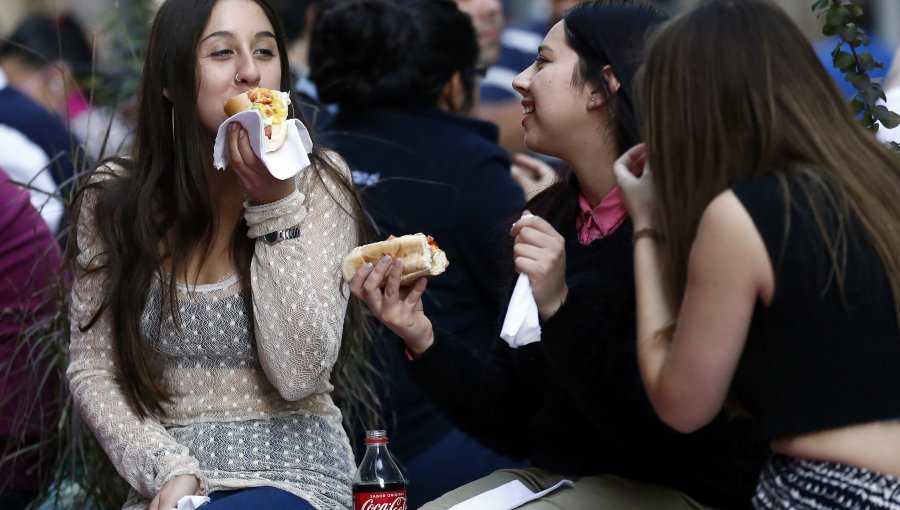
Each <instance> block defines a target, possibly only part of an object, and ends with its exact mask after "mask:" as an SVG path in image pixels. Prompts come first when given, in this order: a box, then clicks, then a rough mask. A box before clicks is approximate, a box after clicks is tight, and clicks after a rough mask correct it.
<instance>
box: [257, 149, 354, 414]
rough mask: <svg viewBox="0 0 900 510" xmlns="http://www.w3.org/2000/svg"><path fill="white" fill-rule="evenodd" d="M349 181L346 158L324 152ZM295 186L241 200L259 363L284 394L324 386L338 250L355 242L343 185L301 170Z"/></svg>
mask: <svg viewBox="0 0 900 510" xmlns="http://www.w3.org/2000/svg"><path fill="white" fill-rule="evenodd" d="M327 159H329V160H330V161H331V164H333V165H334V166H336V167H337V168H339V169H340V171H341V173H342V175H344V176H345V177H346V178H347V182H350V181H349V175H350V171H349V169H348V167H347V164H346V163H345V162H344V161H343V159H341V158H340V157H339V156H337V155H336V154H334V153H327ZM297 185H298V191H296V192H295V193H294V194H292V195H290V196H288V197H286V198H284V199H282V200H279V201H278V202H274V203H272V204H264V205H260V206H250V205H247V206H246V213H245V218H246V220H247V225H248V227H249V235H250V236H252V237H256V238H257V240H256V251H255V253H254V256H253V262H252V266H251V286H252V289H253V312H254V319H255V322H256V344H257V350H258V354H259V359H260V363H261V364H262V367H263V370H264V371H265V374H266V376H267V377H268V378H269V381H270V382H271V383H272V384H273V385H274V386H275V388H277V389H278V391H279V393H280V394H281V396H282V397H283V398H285V399H287V400H300V399H302V398H304V397H306V396H308V395H310V394H312V393H319V392H325V391H330V389H331V386H330V384H329V382H328V381H329V378H330V376H331V369H332V367H333V365H334V363H335V360H336V359H337V355H338V350H339V349H340V343H341V333H342V328H343V322H344V313H345V312H346V308H347V298H348V296H349V293H348V292H347V289H346V285H344V283H343V281H342V279H341V272H340V264H341V260H342V258H343V256H344V255H345V254H346V253H347V252H348V251H350V249H351V248H353V247H354V246H355V245H356V241H357V239H356V224H355V220H354V218H353V217H352V215H351V213H350V212H349V211H350V210H351V209H350V197H348V196H347V192H346V191H345V190H344V189H343V188H342V187H341V186H340V185H339V183H337V182H335V181H334V180H333V179H331V178H329V177H327V176H326V175H325V174H324V172H322V178H321V179H319V178H318V177H317V176H316V175H315V172H313V170H312V169H311V168H307V169H306V170H304V171H303V172H301V174H300V176H299V177H298V181H297ZM297 225H299V227H300V237H298V238H296V239H289V240H286V241H281V242H278V243H275V244H270V243H267V242H266V241H264V240H263V239H261V238H260V236H262V235H265V234H267V233H269V232H274V231H277V230H283V229H285V228H291V227H294V226H297Z"/></svg>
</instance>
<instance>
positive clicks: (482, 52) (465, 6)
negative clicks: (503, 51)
mask: <svg viewBox="0 0 900 510" xmlns="http://www.w3.org/2000/svg"><path fill="white" fill-rule="evenodd" d="M454 1H455V2H456V6H457V7H458V8H459V10H460V11H462V12H464V13H466V14H468V15H469V17H470V18H471V19H472V27H473V28H474V29H475V35H476V36H477V38H478V48H479V53H478V64H477V66H478V67H480V68H483V69H487V68H488V67H490V66H492V65H494V64H496V63H497V59H499V58H500V34H501V32H502V31H503V24H504V17H503V5H502V3H501V2H500V0H454Z"/></svg>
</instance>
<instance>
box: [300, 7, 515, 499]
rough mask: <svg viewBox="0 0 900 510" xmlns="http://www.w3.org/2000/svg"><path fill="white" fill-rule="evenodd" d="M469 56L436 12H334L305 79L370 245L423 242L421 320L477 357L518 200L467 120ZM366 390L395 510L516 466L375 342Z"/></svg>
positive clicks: (494, 308) (465, 23)
mask: <svg viewBox="0 0 900 510" xmlns="http://www.w3.org/2000/svg"><path fill="white" fill-rule="evenodd" d="M478 59H479V46H478V43H477V39H476V35H475V31H474V29H473V26H472V22H471V20H470V19H469V17H468V16H466V15H465V14H463V13H461V12H460V11H459V9H457V7H456V5H455V4H454V3H453V2H450V1H447V0H343V1H338V2H335V3H333V4H329V5H327V6H325V7H323V10H322V11H321V13H320V14H319V18H318V20H317V23H316V26H315V29H314V31H313V36H312V41H311V46H310V67H311V78H312V79H313V80H314V81H315V82H316V85H317V86H318V89H319V93H320V96H321V98H322V100H323V101H325V102H327V103H335V104H337V105H338V106H339V109H340V112H339V113H338V114H337V116H336V117H335V118H334V120H333V121H332V122H331V123H330V124H329V125H328V126H327V128H326V129H323V130H322V131H321V132H320V133H319V134H320V136H321V138H322V141H323V143H325V144H326V145H328V146H329V147H332V148H334V149H335V150H337V151H338V152H339V153H340V154H341V155H342V156H344V157H345V158H346V159H347V161H348V163H349V164H350V167H351V170H352V172H353V176H354V180H355V182H356V184H357V186H359V187H360V190H361V193H362V195H363V199H364V204H365V206H366V212H367V213H368V214H369V216H370V218H371V219H372V221H373V222H374V225H375V228H376V230H377V233H378V236H379V238H381V239H383V238H386V237H387V236H388V235H391V234H393V235H398V236H399V235H401V234H413V233H416V232H423V233H425V234H428V235H431V236H433V237H434V239H435V240H436V241H437V243H438V244H439V245H440V247H441V248H442V249H443V250H444V251H445V252H446V254H447V257H448V258H449V260H450V266H449V268H448V269H447V272H446V273H444V274H442V275H440V276H439V277H437V278H435V279H434V281H433V285H432V292H431V293H430V295H429V297H428V298H427V299H426V302H425V307H426V308H427V309H428V310H429V313H431V314H433V315H432V316H433V317H434V319H435V322H436V323H438V324H439V325H440V327H443V328H446V329H448V330H450V331H453V332H454V333H455V334H457V335H459V337H460V338H464V339H465V342H466V343H467V344H468V345H469V346H470V347H471V348H472V349H473V350H475V351H476V352H480V353H483V354H484V355H487V351H488V349H489V347H490V345H491V343H492V340H493V334H492V331H493V329H494V325H495V321H496V320H497V317H498V316H499V315H500V312H501V299H502V298H501V291H500V286H501V283H502V282H501V280H502V278H501V271H500V267H499V266H498V265H497V263H496V262H497V259H498V258H499V257H498V256H499V255H500V254H501V253H502V251H501V247H502V246H503V241H504V240H505V234H506V231H507V230H508V228H509V222H510V221H512V220H513V219H514V218H515V217H517V215H518V213H519V212H520V211H521V208H522V206H523V205H524V197H523V195H522V192H521V190H520V189H519V188H518V187H517V186H516V183H515V182H513V180H512V179H511V178H510V176H509V159H508V158H507V156H506V153H505V151H504V150H503V149H502V148H501V147H500V146H499V145H497V129H496V127H495V126H493V125H492V124H489V123H487V122H483V121H480V120H477V119H473V118H472V117H471V113H472V110H473V108H474V106H475V98H476V94H477V90H476V87H477V80H478V76H477V70H478V65H479V63H478ZM374 351H376V352H375V356H374V357H373V363H374V364H376V366H377V367H378V369H379V371H380V372H381V373H382V374H383V376H382V377H381V378H380V380H379V381H377V382H378V386H377V387H376V390H377V392H378V395H379V398H380V400H381V404H382V406H381V409H382V417H383V419H384V421H385V426H386V427H387V428H388V430H389V431H390V432H391V434H390V435H391V451H392V453H393V454H394V455H396V456H397V458H398V459H399V460H400V462H401V464H402V468H403V469H404V472H405V474H406V476H407V477H408V478H409V483H410V484H409V507H410V508H417V507H418V506H419V505H420V504H421V503H424V502H425V501H427V500H429V499H432V498H434V497H437V496H438V495H440V494H442V493H444V492H446V491H447V490H449V489H451V488H453V487H456V486H459V485H461V484H464V483H467V482H469V481H471V480H473V479H476V478H479V477H481V476H484V475H486V474H487V473H490V472H491V471H493V470H495V469H498V468H500V467H506V466H509V465H517V464H518V463H514V462H513V461H511V460H509V459H507V458H504V457H502V456H500V455H497V454H495V453H493V452H491V451H490V450H489V449H487V448H486V447H484V446H482V445H480V444H478V443H477V442H476V441H475V440H473V439H472V438H470V437H469V436H467V435H466V434H463V433H462V432H460V431H459V430H458V429H457V428H455V427H453V426H452V425H451V424H450V423H449V422H448V421H447V420H446V419H445V418H444V417H443V416H442V415H441V414H440V412H439V411H438V410H437V409H435V408H434V406H433V405H432V404H431V403H430V402H429V401H428V399H427V397H426V396H425V395H424V394H423V393H422V392H420V391H419V390H418V388H417V387H416V385H415V383H414V382H413V381H412V380H410V378H409V375H408V373H407V370H406V367H405V366H404V360H405V359H406V358H405V357H404V356H403V347H402V342H400V340H399V339H398V338H397V337H396V336H394V335H393V334H391V333H390V332H389V331H387V330H386V329H381V330H379V336H378V338H377V340H376V348H375V349H374Z"/></svg>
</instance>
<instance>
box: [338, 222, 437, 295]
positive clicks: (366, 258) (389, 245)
mask: <svg viewBox="0 0 900 510" xmlns="http://www.w3.org/2000/svg"><path fill="white" fill-rule="evenodd" d="M385 255H390V256H391V258H392V259H394V260H397V259H400V260H402V261H403V275H402V276H401V277H400V285H412V284H413V283H414V282H415V281H416V280H417V279H419V278H420V277H422V276H436V275H439V274H441V273H443V272H444V271H445V270H446V269H447V266H448V265H450V262H449V261H448V260H447V255H446V254H445V253H444V252H443V250H441V249H440V248H438V245H437V243H436V242H434V239H432V237H431V236H426V235H425V234H422V233H419V234H411V235H405V236H400V237H393V238H390V239H387V240H385V241H379V242H377V243H372V244H366V245H363V246H358V247H356V248H353V249H352V250H350V253H348V254H347V255H346V256H345V257H344V261H343V263H342V264H341V272H342V273H343V275H344V280H346V281H348V282H349V281H350V280H352V279H353V275H355V274H356V271H358V270H359V268H360V267H361V266H362V265H363V264H365V263H366V262H371V263H372V264H377V263H378V262H379V261H380V260H381V258H382V257H384V256H385ZM386 282H387V275H385V281H384V282H382V283H381V284H382V286H383V285H384V284H385V283H386Z"/></svg>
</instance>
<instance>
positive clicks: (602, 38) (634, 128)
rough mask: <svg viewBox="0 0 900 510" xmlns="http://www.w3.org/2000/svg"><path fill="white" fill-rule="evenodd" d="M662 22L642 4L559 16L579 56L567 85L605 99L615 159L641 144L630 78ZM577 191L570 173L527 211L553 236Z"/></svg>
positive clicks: (624, 0) (607, 4)
mask: <svg viewBox="0 0 900 510" xmlns="http://www.w3.org/2000/svg"><path fill="white" fill-rule="evenodd" d="M662 21H665V15H664V14H663V13H662V12H661V11H659V10H658V9H657V8H656V7H654V6H653V5H652V4H651V3H649V2H646V1H643V0H596V1H589V2H582V3H580V4H577V5H575V6H574V7H572V8H571V9H569V10H568V11H567V12H566V13H565V15H563V23H564V27H565V35H566V43H567V44H568V45H569V46H570V47H571V48H572V49H573V50H575V52H576V53H577V54H578V67H577V68H576V69H575V73H574V76H572V81H573V83H574V84H576V85H578V84H589V85H591V86H594V87H598V88H599V89H600V90H601V91H602V93H603V95H604V96H606V99H605V100H604V104H605V105H606V115H607V117H608V119H609V122H610V126H611V128H612V129H611V132H612V134H613V139H612V140H609V141H608V140H599V141H598V143H612V144H613V145H612V149H613V150H614V151H615V154H621V153H622V152H624V151H625V150H626V149H628V148H629V147H631V146H632V145H634V144H636V143H638V142H640V139H641V138H640V133H641V132H640V129H639V127H638V120H637V116H636V114H635V105H634V77H635V74H636V73H637V70H638V68H639V67H640V66H641V62H642V60H643V53H644V40H645V38H646V36H647V33H648V31H649V30H650V29H651V28H653V27H654V26H656V25H657V24H659V23H661V22H662ZM607 65H608V66H610V67H611V68H612V71H613V73H614V74H615V76H616V78H617V79H618V80H619V83H620V86H619V89H618V90H616V91H615V92H613V91H611V90H610V88H609V85H608V83H607V82H606V79H605V78H604V77H603V68H604V67H606V66H607ZM579 193H580V188H579V186H578V181H577V179H575V176H574V175H572V173H571V172H569V173H568V174H567V175H566V176H565V177H563V178H562V179H560V180H559V181H558V182H556V183H555V184H553V185H552V186H549V187H548V188H547V189H545V190H543V191H542V192H541V193H539V194H537V195H535V196H534V197H533V198H532V199H531V200H529V201H528V204H527V205H526V208H528V209H529V210H530V211H531V212H533V213H534V214H537V215H538V216H540V217H542V218H544V219H546V220H547V221H548V222H549V223H550V224H551V225H553V227H554V228H555V229H556V230H557V231H566V230H569V229H571V228H572V226H573V225H574V221H575V220H574V218H575V217H576V215H577V213H578V194H579Z"/></svg>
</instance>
